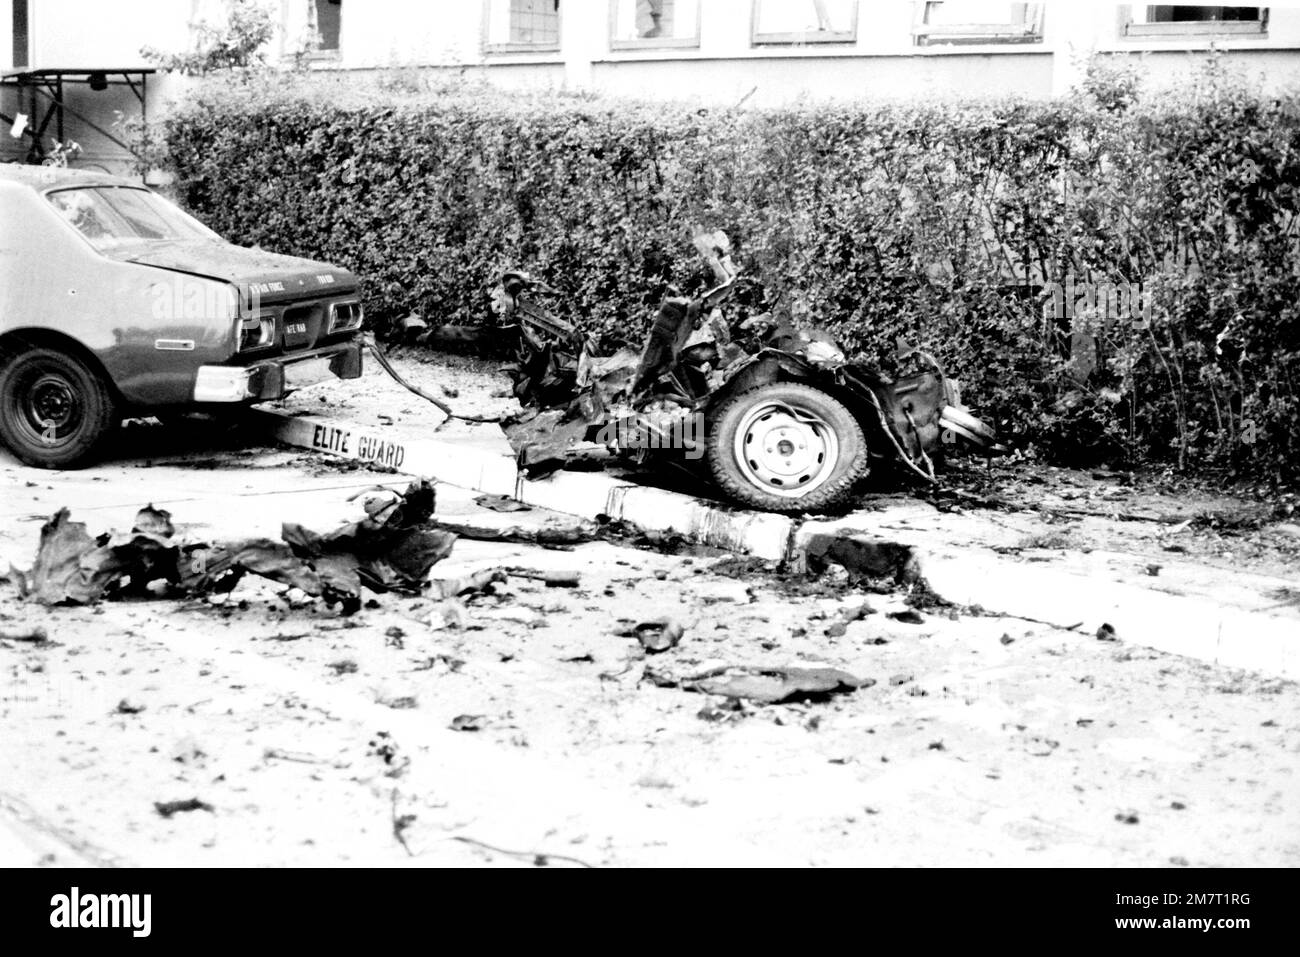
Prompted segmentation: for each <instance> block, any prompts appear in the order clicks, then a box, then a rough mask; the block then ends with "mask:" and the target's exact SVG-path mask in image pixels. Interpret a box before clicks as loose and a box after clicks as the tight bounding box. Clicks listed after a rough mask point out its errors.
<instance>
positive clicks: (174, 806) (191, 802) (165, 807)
mask: <svg viewBox="0 0 1300 957" xmlns="http://www.w3.org/2000/svg"><path fill="white" fill-rule="evenodd" d="M153 806H154V810H156V811H157V812H158V813H159V814H160V815H162V816H163V817H168V818H169V817H171V816H172V815H173V814H185V813H188V812H190V811H208V812H215V811H216V808H214V807H213V806H212V805H211V804H208V803H207V802H206V801H200V800H199V799H198V798H187V799H186V800H184V801H154V804H153Z"/></svg>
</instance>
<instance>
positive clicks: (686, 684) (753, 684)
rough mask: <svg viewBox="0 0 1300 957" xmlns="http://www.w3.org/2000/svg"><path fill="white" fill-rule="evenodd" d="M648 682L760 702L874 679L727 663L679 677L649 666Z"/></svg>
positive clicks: (821, 696)
mask: <svg viewBox="0 0 1300 957" xmlns="http://www.w3.org/2000/svg"><path fill="white" fill-rule="evenodd" d="M645 678H646V680H647V681H650V682H652V683H653V684H655V685H657V686H659V687H661V688H681V689H682V690H683V691H698V692H702V693H704V694H713V695H721V696H723V697H725V698H743V699H745V700H747V701H752V702H756V703H758V704H786V703H789V702H794V701H822V700H825V699H827V698H829V697H830V696H831V695H836V694H844V693H848V692H853V691H857V690H858V689H859V688H870V687H871V686H872V685H874V684H875V683H876V680H875V679H874V678H859V677H857V676H855V675H852V674H849V673H848V672H847V671H841V670H840V669H838V668H797V667H789V668H778V667H766V666H761V665H757V666H747V665H724V666H721V667H718V668H710V669H708V670H707V671H702V672H699V673H697V674H694V675H689V676H685V677H676V676H674V675H672V674H671V673H669V672H667V671H660V670H657V669H654V668H646V670H645Z"/></svg>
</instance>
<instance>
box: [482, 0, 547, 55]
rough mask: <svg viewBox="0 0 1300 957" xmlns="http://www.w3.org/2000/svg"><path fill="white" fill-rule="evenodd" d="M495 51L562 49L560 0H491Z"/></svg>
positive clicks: (489, 27) (489, 30)
mask: <svg viewBox="0 0 1300 957" xmlns="http://www.w3.org/2000/svg"><path fill="white" fill-rule="evenodd" d="M486 45H487V49H488V50H489V51H491V52H497V53H509V52H515V51H536V50H558V49H559V48H560V0H487V44H486Z"/></svg>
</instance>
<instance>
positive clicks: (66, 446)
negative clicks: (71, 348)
mask: <svg viewBox="0 0 1300 957" xmlns="http://www.w3.org/2000/svg"><path fill="white" fill-rule="evenodd" d="M116 424H117V420H116V411H115V407H114V402H113V395H112V393H111V391H110V390H109V387H108V385H107V383H105V382H104V380H103V378H102V377H101V376H100V375H99V374H98V372H97V371H96V370H95V369H93V368H92V367H91V366H90V365H89V364H88V363H87V362H85V361H84V360H82V359H81V358H79V357H77V356H75V355H70V354H68V353H64V352H60V351H57V350H55V349H47V348H42V347H34V348H28V349H24V350H22V351H17V352H10V353H8V354H7V355H5V356H4V357H3V358H2V359H0V438H3V439H4V443H5V445H7V446H8V447H9V448H10V449H11V450H12V451H13V453H14V454H15V455H16V456H18V458H19V459H21V460H22V461H23V462H26V463H27V464H28V465H35V466H37V467H39V468H47V469H64V468H76V467H78V466H80V465H83V464H85V463H86V461H87V460H88V459H89V458H90V457H91V456H92V455H93V454H94V452H95V451H96V449H97V448H98V446H99V444H100V441H101V440H102V439H103V438H104V436H105V435H107V434H108V432H109V430H110V429H111V428H112V427H113V426H114V425H116Z"/></svg>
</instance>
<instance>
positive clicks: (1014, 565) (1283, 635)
mask: <svg viewBox="0 0 1300 957" xmlns="http://www.w3.org/2000/svg"><path fill="white" fill-rule="evenodd" d="M259 417H260V422H259V426H258V427H259V428H260V429H262V430H264V431H265V432H266V434H268V435H270V436H272V437H273V438H275V439H276V440H278V441H279V442H282V443H285V444H286V445H291V446H297V447H300V448H304V449H310V450H313V451H316V452H321V453H324V454H327V455H332V456H336V457H340V458H345V459H354V460H361V461H379V462H381V463H382V464H389V465H396V466H397V467H399V468H400V469H401V470H403V471H405V472H409V473H411V474H418V475H424V476H428V477H432V478H437V479H438V480H439V481H443V482H447V483H449V484H452V485H456V486H460V487H462V488H468V489H474V490H477V491H480V492H487V493H492V494H502V495H515V496H517V497H518V498H519V499H520V500H521V501H523V502H526V503H529V504H534V505H538V506H540V507H544V508H550V509H554V510H556V511H560V512H565V513H568V514H573V515H579V516H583V517H585V518H595V517H597V516H598V515H607V516H609V517H610V518H613V519H621V520H623V521H626V522H629V523H631V524H633V525H636V526H639V527H641V528H645V529H650V530H656V531H672V532H676V533H679V534H681V535H683V536H685V537H686V538H688V539H690V540H692V541H695V542H699V543H701V544H706V545H711V546H715V547H718V548H722V549H726V550H729V551H735V552H739V553H745V554H749V555H753V556H755V557H758V558H763V559H768V560H775V561H784V562H788V563H792V564H793V565H794V566H796V567H800V566H803V565H805V564H806V561H807V552H808V548H809V545H810V543H813V542H816V541H817V540H819V539H821V540H826V539H832V540H834V539H838V540H841V541H844V542H846V543H852V542H858V543H860V544H861V545H862V546H863V547H865V548H868V549H871V548H873V547H878V546H880V545H882V544H885V545H888V544H895V545H901V546H904V547H906V548H908V549H911V550H912V552H913V554H914V556H915V560H916V566H915V567H916V569H917V570H918V571H919V574H920V575H921V576H923V577H924V578H925V579H926V581H927V583H928V584H929V585H930V587H931V588H932V589H934V591H936V592H937V593H938V594H939V595H941V596H942V597H944V598H945V599H947V600H948V601H951V602H953V603H955V604H958V605H963V606H978V607H980V608H983V609H985V610H987V611H989V612H994V613H998V614H1003V615H1009V616H1013V617H1018V618H1024V619H1028V620H1033V621H1042V622H1049V623H1052V624H1055V625H1058V626H1063V627H1074V628H1082V629H1084V630H1085V631H1087V632H1088V633H1095V632H1096V631H1097V630H1098V629H1099V628H1101V627H1102V626H1103V625H1109V626H1110V627H1111V629H1113V630H1114V631H1115V632H1116V633H1118V634H1122V635H1123V636H1124V637H1125V639H1126V640H1128V641H1132V642H1135V643H1137V644H1140V645H1144V646H1146V647H1150V648H1154V649H1158V650H1161V651H1166V652H1170V653H1173V654H1179V655H1185V656H1187V657H1191V658H1195V659H1197V660H1200V661H1205V662H1209V663H1213V664H1220V665H1224V666H1227V667H1233V668H1243V669H1248V670H1251V671H1255V672H1257V673H1260V674H1264V675H1269V676H1273V677H1280V678H1287V679H1291V680H1296V679H1300V604H1296V603H1285V602H1283V603H1279V602H1278V601H1277V599H1276V598H1275V597H1273V596H1275V595H1276V594H1277V593H1278V592H1279V590H1281V589H1285V588H1287V587H1289V585H1290V584H1291V580H1290V579H1288V578H1284V577H1280V576H1275V575H1262V574H1253V573H1250V572H1232V571H1226V570H1224V569H1223V568H1221V567H1206V566H1204V565H1201V564H1198V563H1196V562H1195V561H1190V560H1188V561H1179V560H1177V559H1173V560H1170V559H1162V567H1161V569H1160V575H1159V577H1155V576H1151V575H1148V574H1147V573H1146V569H1147V568H1148V566H1149V562H1146V561H1144V560H1143V559H1141V558H1140V557H1139V556H1137V555H1134V554H1130V553H1125V552H1121V551H1097V550H1087V551H1073V550H1072V551H1068V552H1062V553H1061V554H1059V555H1052V556H1051V564H1050V567H1049V566H1048V565H1047V564H1044V562H1045V558H1044V556H1043V555H1042V554H1037V555H1035V554H1032V553H1031V554H1028V555H1017V556H1016V557H1015V558H1014V559H1009V558H1004V557H1001V556H1000V555H999V554H998V553H997V552H996V551H995V550H994V549H997V548H1004V549H1005V548H1008V547H1010V546H1013V545H1014V544H1015V543H1016V542H1018V541H1020V540H1022V539H1023V538H1024V537H1025V535H1026V534H1027V533H1028V526H1026V525H1023V524H1022V525H1017V524H1016V522H1015V520H1014V519H1009V518H1004V517H1001V518H998V519H990V518H989V517H987V516H981V515H972V514H970V513H965V514H961V513H957V514H954V513H953V512H951V511H946V512H940V511H939V510H937V509H936V508H934V507H933V506H931V505H929V504H927V503H925V502H923V501H918V500H910V501H903V502H896V503H894V504H890V505H887V506H885V507H876V508H873V509H871V510H864V511H857V512H854V513H852V514H849V515H847V516H844V517H842V518H837V519H834V520H829V521H827V520H817V519H809V520H800V519H795V518H789V517H786V516H782V515H773V514H767V513H762V512H754V511H750V510H746V509H741V508H737V507H734V506H732V505H728V504H727V503H725V502H719V501H714V500H708V499H702V498H699V497H695V496H691V495H686V494H683V493H681V492H676V491H672V490H669V489H663V488H654V487H649V486H646V485H643V484H640V483H638V482H636V481H633V480H631V479H630V478H628V477H624V476H620V475H616V474H604V473H599V472H568V471H564V472H558V473H555V474H553V475H551V476H549V477H547V478H545V479H543V480H539V481H529V480H526V479H523V478H522V477H521V476H520V475H519V473H518V471H517V469H516V468H515V464H514V456H513V453H512V451H511V449H510V446H509V444H508V443H507V442H506V440H505V438H504V436H502V435H500V434H499V433H495V430H493V431H491V432H486V433H485V432H484V431H482V430H480V431H477V432H475V433H473V434H470V435H464V434H461V435H451V436H446V437H441V436H439V435H438V434H437V433H436V432H434V431H433V430H431V429H428V428H426V429H422V430H420V429H415V428H412V427H410V426H409V425H407V426H403V425H401V424H398V425H397V427H386V426H379V425H371V424H367V423H364V422H362V421H358V420H356V419H353V418H349V417H347V416H346V415H341V414H339V412H338V411H337V410H334V411H326V412H325V413H324V414H313V415H291V414H286V413H284V412H278V411H265V412H261V413H259ZM821 544H822V546H823V550H824V541H823V542H822V543H821ZM1040 551H1041V550H1040Z"/></svg>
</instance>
